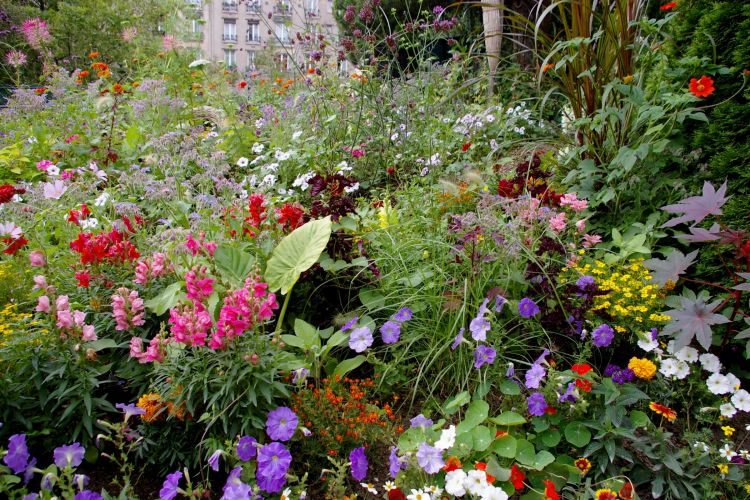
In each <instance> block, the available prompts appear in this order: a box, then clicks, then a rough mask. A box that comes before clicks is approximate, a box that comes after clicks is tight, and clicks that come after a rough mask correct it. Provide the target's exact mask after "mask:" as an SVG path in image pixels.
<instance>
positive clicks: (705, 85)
mask: <svg viewBox="0 0 750 500" xmlns="http://www.w3.org/2000/svg"><path fill="white" fill-rule="evenodd" d="M714 90H716V88H714V81H713V80H712V79H711V77H708V76H706V75H703V76H702V77H700V78H698V79H696V78H691V79H690V92H691V93H692V94H693V95H694V96H695V97H708V96H710V95H711V94H713V93H714Z"/></svg>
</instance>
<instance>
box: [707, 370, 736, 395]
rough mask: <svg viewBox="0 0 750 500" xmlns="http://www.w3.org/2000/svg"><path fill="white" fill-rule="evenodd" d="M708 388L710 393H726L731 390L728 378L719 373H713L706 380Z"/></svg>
mask: <svg viewBox="0 0 750 500" xmlns="http://www.w3.org/2000/svg"><path fill="white" fill-rule="evenodd" d="M706 385H707V386H708V390H709V391H710V392H711V393H712V394H727V393H729V392H732V386H731V384H730V383H729V379H727V377H726V376H724V375H722V374H721V373H713V374H711V376H710V377H708V379H707V380H706Z"/></svg>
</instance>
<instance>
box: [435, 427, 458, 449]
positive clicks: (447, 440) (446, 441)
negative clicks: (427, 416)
mask: <svg viewBox="0 0 750 500" xmlns="http://www.w3.org/2000/svg"><path fill="white" fill-rule="evenodd" d="M455 443H456V426H455V425H451V426H450V427H448V428H447V429H443V430H442V431H441V432H440V439H438V440H437V441H436V442H435V448H437V449H438V450H447V449H449V448H452V447H453V445H454V444H455Z"/></svg>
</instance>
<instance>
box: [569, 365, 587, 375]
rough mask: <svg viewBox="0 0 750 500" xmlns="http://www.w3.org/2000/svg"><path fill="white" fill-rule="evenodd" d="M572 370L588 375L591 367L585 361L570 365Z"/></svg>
mask: <svg viewBox="0 0 750 500" xmlns="http://www.w3.org/2000/svg"><path fill="white" fill-rule="evenodd" d="M570 370H571V371H574V372H576V373H577V374H578V375H586V374H587V373H588V372H590V371H591V367H590V366H589V365H587V364H586V363H584V364H581V365H573V366H571V367H570Z"/></svg>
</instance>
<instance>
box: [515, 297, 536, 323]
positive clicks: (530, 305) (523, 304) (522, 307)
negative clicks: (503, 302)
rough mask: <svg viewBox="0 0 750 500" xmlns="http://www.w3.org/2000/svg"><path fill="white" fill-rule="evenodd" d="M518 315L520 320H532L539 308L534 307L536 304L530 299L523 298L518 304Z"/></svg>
mask: <svg viewBox="0 0 750 500" xmlns="http://www.w3.org/2000/svg"><path fill="white" fill-rule="evenodd" d="M518 313H519V314H520V315H521V317H522V318H526V319H528V318H533V317H534V316H536V315H537V314H539V306H538V305H536V302H534V301H533V300H531V299H530V298H528V297H524V298H523V299H521V301H520V302H519V303H518Z"/></svg>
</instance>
